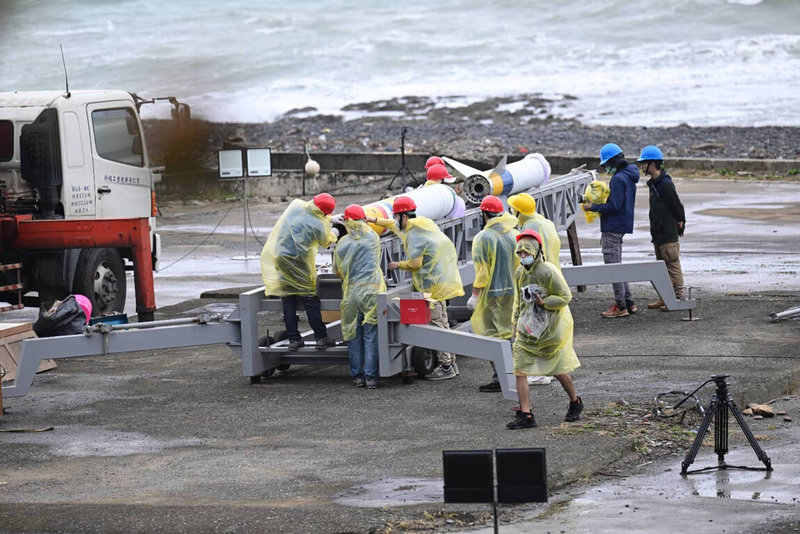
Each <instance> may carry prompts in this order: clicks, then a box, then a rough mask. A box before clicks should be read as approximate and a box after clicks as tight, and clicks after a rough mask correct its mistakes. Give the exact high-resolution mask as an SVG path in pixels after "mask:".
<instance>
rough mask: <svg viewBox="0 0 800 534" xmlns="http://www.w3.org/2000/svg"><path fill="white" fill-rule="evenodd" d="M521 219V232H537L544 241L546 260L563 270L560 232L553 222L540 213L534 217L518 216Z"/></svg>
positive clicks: (522, 214) (521, 214)
mask: <svg viewBox="0 0 800 534" xmlns="http://www.w3.org/2000/svg"><path fill="white" fill-rule="evenodd" d="M517 219H519V231H520V232H522V231H525V230H535V231H536V233H537V234H539V235H540V236H542V241H544V259H545V260H546V261H549V262H550V263H552V264H553V265H555V266H556V267H558V270H559V271H560V270H561V263H560V262H559V258H558V256H559V254H560V253H561V238H560V237H558V230H556V225H555V224H553V221H551V220H550V219H548V218H547V217H545V216H544V215H542V214H540V213H534V214H533V215H525V214H524V213H520V214H519V215H517Z"/></svg>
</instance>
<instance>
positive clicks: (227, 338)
mask: <svg viewBox="0 0 800 534" xmlns="http://www.w3.org/2000/svg"><path fill="white" fill-rule="evenodd" d="M106 326H109V325H106ZM120 326H123V325H120ZM124 327H125V328H108V329H105V330H103V331H100V330H99V329H98V330H96V331H94V332H89V333H87V334H75V335H71V336H55V337H42V338H33V339H26V340H24V341H22V344H21V347H20V351H19V361H18V362H17V372H16V375H15V377H14V384H13V385H4V386H3V397H22V396H24V395H26V394H27V393H28V390H30V388H31V385H33V379H34V376H35V375H36V370H37V369H39V364H40V363H41V362H42V361H43V360H47V359H50V358H59V359H60V358H79V357H84V356H92V355H101V354H102V355H105V354H119V353H123V352H136V351H140V350H157V349H167V348H177V347H192V346H200V345H216V344H220V343H232V342H237V341H238V340H239V338H240V335H241V332H240V330H239V327H238V325H237V324H235V323H232V322H227V321H220V320H219V318H214V319H211V318H208V317H206V316H200V317H194V318H187V319H179V320H177V321H176V320H173V321H154V322H149V323H136V324H135V325H133V324H131V325H124ZM134 327H138V328H139V329H138V330H134V329H133V328H134Z"/></svg>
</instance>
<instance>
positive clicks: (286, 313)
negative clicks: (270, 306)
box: [281, 295, 328, 341]
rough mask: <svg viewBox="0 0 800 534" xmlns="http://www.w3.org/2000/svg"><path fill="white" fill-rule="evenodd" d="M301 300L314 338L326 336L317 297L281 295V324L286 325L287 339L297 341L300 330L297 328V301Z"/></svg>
mask: <svg viewBox="0 0 800 534" xmlns="http://www.w3.org/2000/svg"><path fill="white" fill-rule="evenodd" d="M298 301H301V302H302V303H303V307H304V308H305V309H306V317H308V324H310V325H311V328H312V329H313V330H314V339H322V338H325V337H327V336H328V330H327V328H326V327H325V323H323V322H322V312H321V311H320V302H319V297H318V296H316V295H314V296H312V297H301V296H299V295H289V296H288V297H281V304H283V324H284V325H286V337H287V338H288V339H289V341H299V340H300V331H299V330H298V329H297V302H298Z"/></svg>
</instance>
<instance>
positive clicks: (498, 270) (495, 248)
mask: <svg viewBox="0 0 800 534" xmlns="http://www.w3.org/2000/svg"><path fill="white" fill-rule="evenodd" d="M481 212H482V214H483V220H484V223H485V226H484V228H483V230H481V231H480V232H478V234H477V235H476V236H475V238H474V239H473V240H472V262H473V264H474V265H475V281H474V282H473V283H472V296H471V297H470V298H469V300H468V301H467V308H468V309H470V310H473V312H472V317H471V319H470V323H471V325H472V331H473V332H474V333H475V334H480V335H482V336H490V337H496V338H499V339H511V331H512V325H511V311H512V307H513V305H514V271H515V270H516V268H517V266H518V265H519V262H518V261H517V257H516V256H515V255H514V245H515V243H516V240H515V237H516V236H517V233H518V232H517V229H516V226H517V219H516V217H514V216H512V215H510V214H508V213H506V212H505V209H504V207H503V201H502V200H500V199H499V198H498V197H496V196H493V195H489V196H487V197H485V198H484V199H483V200H482V201H481ZM492 371H494V373H493V374H492V380H491V382H489V383H488V384H483V385H481V386H479V387H478V390H479V391H483V392H495V391H500V390H501V388H500V381H499V379H498V377H497V370H496V369H495V367H494V363H492Z"/></svg>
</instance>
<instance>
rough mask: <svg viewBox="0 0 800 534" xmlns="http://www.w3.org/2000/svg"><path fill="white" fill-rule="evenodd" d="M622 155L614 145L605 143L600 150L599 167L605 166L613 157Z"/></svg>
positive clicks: (619, 149) (617, 146)
mask: <svg viewBox="0 0 800 534" xmlns="http://www.w3.org/2000/svg"><path fill="white" fill-rule="evenodd" d="M618 154H622V149H621V148H620V147H619V145H617V144H615V143H606V144H605V145H603V148H601V149H600V165H605V164H606V163H608V160H610V159H611V158H613V157H614V156H616V155H618Z"/></svg>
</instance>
